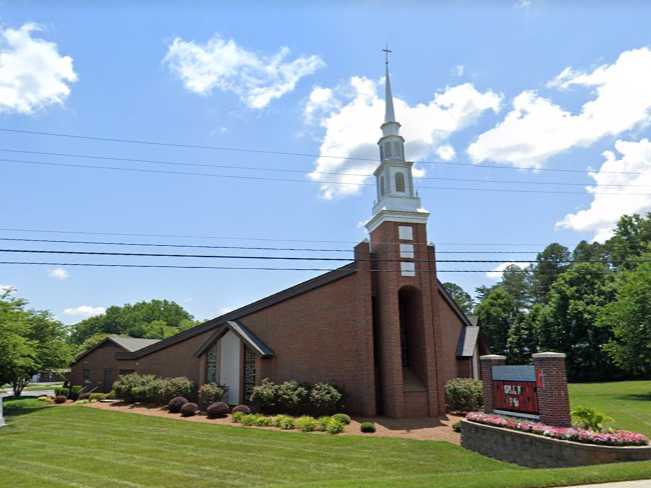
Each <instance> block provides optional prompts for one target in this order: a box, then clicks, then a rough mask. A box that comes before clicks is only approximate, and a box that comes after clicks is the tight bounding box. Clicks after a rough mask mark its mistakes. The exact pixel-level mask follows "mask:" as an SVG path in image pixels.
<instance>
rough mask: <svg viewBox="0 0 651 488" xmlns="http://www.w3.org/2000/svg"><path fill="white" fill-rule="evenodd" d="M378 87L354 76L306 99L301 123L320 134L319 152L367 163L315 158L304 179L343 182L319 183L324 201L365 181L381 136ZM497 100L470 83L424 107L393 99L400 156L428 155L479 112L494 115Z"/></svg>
mask: <svg viewBox="0 0 651 488" xmlns="http://www.w3.org/2000/svg"><path fill="white" fill-rule="evenodd" d="M380 85H381V83H380V82H375V81H373V80H370V79H368V78H365V77H359V76H354V77H352V78H351V79H350V82H349V83H348V84H346V85H343V86H339V87H337V88H335V89H324V88H321V87H317V88H315V89H314V90H313V91H312V94H311V95H310V98H309V100H308V102H307V104H306V106H305V117H306V121H308V122H309V121H312V122H313V123H318V125H319V126H320V127H321V128H322V129H323V130H324V133H323V137H322V139H321V147H320V153H321V154H324V155H329V156H331V155H334V156H343V157H352V158H363V159H364V158H365V159H370V161H363V160H361V161H360V160H351V159H348V160H347V159H338V158H332V157H320V158H319V159H318V160H317V161H316V163H315V170H314V172H312V173H310V178H312V179H313V180H315V181H318V180H328V181H337V182H342V183H346V184H345V185H340V184H329V183H323V184H322V185H321V193H322V195H323V196H324V197H325V198H328V199H330V198H333V197H335V196H345V195H350V194H354V193H356V192H357V191H359V188H360V186H361V184H362V183H364V182H365V181H366V180H368V179H369V177H366V176H359V174H362V175H364V174H370V173H372V172H373V170H374V169H375V168H376V166H377V164H378V162H377V159H378V158H379V154H378V149H377V145H376V142H377V140H378V139H379V137H380V135H381V132H380V128H379V126H380V124H381V123H382V121H383V120H384V100H383V99H382V98H380V97H378V88H380ZM324 90H329V91H328V92H325V91H324ZM315 92H316V93H315ZM500 101H501V96H500V95H498V94H496V93H494V92H492V91H486V92H480V91H478V90H477V89H475V87H474V86H473V85H472V84H470V83H464V84H461V85H456V86H452V87H447V88H446V89H445V90H443V91H440V92H437V93H435V94H434V96H433V98H432V100H430V101H429V102H426V103H417V104H415V105H409V104H408V103H407V102H405V101H404V100H402V99H400V98H397V97H394V104H395V109H396V117H397V119H398V120H399V121H400V123H401V124H402V130H401V134H402V135H403V136H404V138H405V140H406V144H405V150H406V156H407V157H408V158H410V159H411V160H417V159H419V158H422V157H424V156H425V155H427V154H429V153H432V152H433V151H434V149H435V148H436V147H437V146H438V145H439V144H440V143H441V142H443V141H444V140H445V139H446V138H447V137H448V136H449V135H450V134H452V133H453V132H455V131H458V130H460V129H462V128H464V127H466V126H468V125H469V124H471V123H472V122H473V121H474V120H476V119H477V118H478V117H479V115H481V114H482V113H483V112H484V111H486V110H493V111H495V112H497V111H498V110H499V107H500ZM320 171H321V172H332V171H337V172H344V173H355V174H357V175H336V176H335V175H328V174H319V173H318V172H320ZM421 172H422V171H421Z"/></svg>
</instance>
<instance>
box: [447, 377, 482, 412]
mask: <svg viewBox="0 0 651 488" xmlns="http://www.w3.org/2000/svg"><path fill="white" fill-rule="evenodd" d="M445 401H446V402H447V404H448V410H449V411H451V412H474V411H476V410H479V409H481V407H482V405H483V403H484V401H483V396H482V382H481V381H480V380H474V379H472V378H453V379H451V380H450V381H448V382H447V383H446V384H445Z"/></svg>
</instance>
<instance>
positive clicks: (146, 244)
mask: <svg viewBox="0 0 651 488" xmlns="http://www.w3.org/2000/svg"><path fill="white" fill-rule="evenodd" d="M0 241H9V242H38V243H49V244H84V245H100V246H129V247H171V248H198V249H242V250H255V251H305V252H347V253H351V252H353V250H352V249H326V248H310V247H251V246H213V245H207V244H162V243H153V242H123V241H119V242H116V241H76V240H67V239H27V238H18V237H0ZM540 252H541V251H436V254H536V253H540Z"/></svg>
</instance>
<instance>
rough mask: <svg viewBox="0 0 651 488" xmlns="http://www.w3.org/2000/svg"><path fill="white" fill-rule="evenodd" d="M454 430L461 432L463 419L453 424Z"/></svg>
mask: <svg viewBox="0 0 651 488" xmlns="http://www.w3.org/2000/svg"><path fill="white" fill-rule="evenodd" d="M452 430H453V431H455V432H458V433H461V420H459V421H457V422H455V423H453V424H452Z"/></svg>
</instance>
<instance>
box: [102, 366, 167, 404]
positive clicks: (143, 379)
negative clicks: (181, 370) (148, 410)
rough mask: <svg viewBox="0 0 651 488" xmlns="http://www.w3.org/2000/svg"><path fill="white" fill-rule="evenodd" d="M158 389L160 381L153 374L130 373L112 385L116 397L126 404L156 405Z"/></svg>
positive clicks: (158, 394) (158, 395)
mask: <svg viewBox="0 0 651 488" xmlns="http://www.w3.org/2000/svg"><path fill="white" fill-rule="evenodd" d="M160 387H161V384H160V381H159V380H158V378H156V376H154V375H153V374H143V375H141V374H138V373H130V374H126V375H124V376H120V378H119V379H118V380H117V381H116V382H115V383H113V390H115V393H116V395H117V396H118V397H120V398H121V399H122V400H124V401H125V402H128V403H135V402H143V403H158V401H159V397H160Z"/></svg>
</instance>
